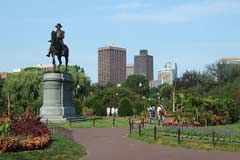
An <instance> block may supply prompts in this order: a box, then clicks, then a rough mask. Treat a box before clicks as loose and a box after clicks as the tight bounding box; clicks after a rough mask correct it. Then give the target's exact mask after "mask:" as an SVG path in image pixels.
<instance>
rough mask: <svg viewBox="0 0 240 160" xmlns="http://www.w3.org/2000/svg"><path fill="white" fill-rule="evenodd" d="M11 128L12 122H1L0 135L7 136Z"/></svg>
mask: <svg viewBox="0 0 240 160" xmlns="http://www.w3.org/2000/svg"><path fill="white" fill-rule="evenodd" d="M10 130H11V125H10V122H5V123H0V135H1V136H3V137H4V136H7V135H8V134H9V132H10Z"/></svg>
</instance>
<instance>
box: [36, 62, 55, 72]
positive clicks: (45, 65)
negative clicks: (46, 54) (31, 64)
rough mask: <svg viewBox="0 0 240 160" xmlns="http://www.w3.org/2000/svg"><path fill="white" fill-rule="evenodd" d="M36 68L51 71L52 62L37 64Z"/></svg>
mask: <svg viewBox="0 0 240 160" xmlns="http://www.w3.org/2000/svg"><path fill="white" fill-rule="evenodd" d="M36 67H37V68H40V69H41V70H43V71H52V70H53V64H37V65H36Z"/></svg>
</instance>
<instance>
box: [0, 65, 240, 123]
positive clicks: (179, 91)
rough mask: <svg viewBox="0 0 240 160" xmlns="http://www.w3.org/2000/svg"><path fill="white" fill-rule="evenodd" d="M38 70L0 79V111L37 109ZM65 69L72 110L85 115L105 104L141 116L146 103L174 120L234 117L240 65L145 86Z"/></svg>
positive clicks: (134, 78) (138, 80)
mask: <svg viewBox="0 0 240 160" xmlns="http://www.w3.org/2000/svg"><path fill="white" fill-rule="evenodd" d="M43 74H44V72H43V71H42V70H40V69H37V68H27V69H25V70H24V71H22V72H19V73H9V74H8V77H7V78H6V79H4V80H3V79H0V92H1V94H0V112H1V113H3V112H6V111H9V112H10V111H11V112H20V113H23V112H24V111H25V110H26V107H27V106H32V108H33V111H35V112H36V113H38V112H39V108H40V107H41V105H42V76H43ZM69 74H71V75H72V76H73V79H74V90H73V104H74V106H75V108H76V111H77V113H78V114H82V115H85V116H94V115H95V116H105V115H106V108H107V107H116V108H119V115H120V116H132V115H139V116H146V115H147V111H146V109H147V107H148V106H149V105H155V106H156V105H158V103H160V104H162V105H163V106H164V107H165V109H166V111H167V114H168V115H170V116H172V117H174V122H177V123H178V124H179V123H180V124H194V123H198V124H200V125H217V124H229V123H234V122H236V121H238V120H239V115H240V113H239V112H240V109H239V106H240V99H239V95H240V93H239V92H240V66H239V65H233V64H220V63H216V64H211V65H208V66H207V67H206V69H205V70H204V71H203V72H197V71H186V72H185V73H183V74H182V76H180V77H179V78H178V79H176V80H175V81H174V82H173V84H172V85H170V84H163V85H161V86H159V87H158V88H149V85H148V83H149V81H148V80H147V78H146V77H145V76H144V75H135V74H134V75H130V76H129V77H128V78H127V80H126V81H125V82H124V83H123V84H121V85H112V84H109V85H108V86H106V87H102V86H99V85H98V84H91V81H90V79H89V77H87V75H86V74H85V72H84V69H83V68H81V67H79V66H77V65H75V66H70V67H69ZM140 84H141V85H140ZM173 98H174V99H173ZM173 103H174V104H175V107H176V108H175V109H176V110H175V111H176V112H173V108H172V107H173Z"/></svg>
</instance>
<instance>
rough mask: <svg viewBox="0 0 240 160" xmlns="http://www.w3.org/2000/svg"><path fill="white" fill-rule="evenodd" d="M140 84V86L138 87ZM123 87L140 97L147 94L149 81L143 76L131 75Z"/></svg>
mask: <svg viewBox="0 0 240 160" xmlns="http://www.w3.org/2000/svg"><path fill="white" fill-rule="evenodd" d="M140 83H141V86H139V84H140ZM123 86H124V87H127V88H129V89H131V90H132V91H133V92H135V93H137V94H139V95H142V96H143V95H146V94H148V92H149V81H148V79H147V78H146V76H144V75H138V74H133V75H130V76H128V78H127V80H126V82H125V83H124V84H123Z"/></svg>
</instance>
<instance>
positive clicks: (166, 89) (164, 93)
mask: <svg viewBox="0 0 240 160" xmlns="http://www.w3.org/2000/svg"><path fill="white" fill-rule="evenodd" d="M172 92H173V86H172V85H170V84H163V85H162V86H161V88H160V97H163V98H168V99H170V98H171V95H172Z"/></svg>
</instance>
